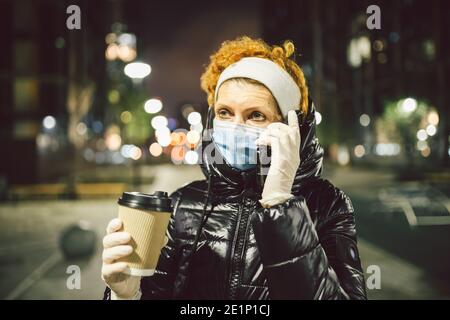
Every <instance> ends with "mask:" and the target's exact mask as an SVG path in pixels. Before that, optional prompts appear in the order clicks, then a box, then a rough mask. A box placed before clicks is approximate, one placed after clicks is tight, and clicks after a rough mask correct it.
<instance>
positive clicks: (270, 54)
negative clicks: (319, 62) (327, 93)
mask: <svg viewBox="0 0 450 320" xmlns="http://www.w3.org/2000/svg"><path fill="white" fill-rule="evenodd" d="M294 51H295V47H294V44H293V42H292V41H290V40H286V41H284V43H283V46H276V45H274V46H270V45H268V44H267V43H266V42H265V41H264V40H262V39H252V38H250V37H248V36H241V37H237V38H236V39H235V40H227V41H224V42H222V44H221V46H220V48H219V50H217V51H216V52H215V53H213V54H212V55H211V56H210V62H209V64H208V66H206V68H205V71H204V72H203V74H202V76H201V77H200V86H201V88H202V90H203V91H205V92H206V94H207V99H208V104H209V105H210V106H211V105H213V103H214V91H215V89H216V85H217V81H218V79H219V76H220V74H221V73H222V71H223V70H224V69H225V68H226V67H228V66H229V65H231V64H233V63H234V62H236V61H239V60H240V59H242V58H244V57H260V58H266V59H269V60H271V61H273V62H275V63H276V64H278V65H279V66H280V67H282V68H283V69H284V70H286V71H287V72H288V73H289V74H290V75H291V77H292V78H293V79H294V81H295V83H297V85H298V87H299V88H300V92H301V95H302V97H301V100H300V105H299V110H301V111H302V112H303V114H305V115H306V114H307V111H308V87H307V85H306V80H305V76H304V74H303V71H302V69H301V68H300V67H299V66H298V64H297V63H295V62H294V61H293V60H292V59H290V58H289V57H290V56H291V55H292V54H293V53H294Z"/></svg>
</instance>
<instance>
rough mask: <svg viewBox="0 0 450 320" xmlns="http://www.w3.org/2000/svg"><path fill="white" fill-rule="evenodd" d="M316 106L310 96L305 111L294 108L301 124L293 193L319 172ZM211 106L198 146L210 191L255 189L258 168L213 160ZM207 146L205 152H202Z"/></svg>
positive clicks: (230, 192) (234, 192)
mask: <svg viewBox="0 0 450 320" xmlns="http://www.w3.org/2000/svg"><path fill="white" fill-rule="evenodd" d="M315 112H316V111H315V107H314V104H313V103H312V101H311V100H309V108H308V113H307V115H306V116H305V117H304V119H303V116H302V114H301V113H300V111H296V113H297V116H298V120H299V124H300V136H301V144H300V150H299V152H300V166H299V168H298V170H297V173H296V175H295V179H294V183H293V186H292V192H293V193H296V192H297V191H298V190H299V189H300V187H301V186H302V185H303V184H304V183H305V181H306V180H307V179H309V178H313V177H319V176H320V175H321V173H322V163H323V149H322V147H321V146H320V144H319V141H318V138H317V136H316V120H315V119H316V117H315ZM214 117H215V115H214V111H213V108H212V107H209V108H208V114H207V118H206V126H205V128H204V130H203V134H202V141H201V150H202V159H201V163H200V167H201V169H202V172H203V174H204V175H205V177H206V178H207V179H208V180H209V181H210V182H211V184H212V185H211V190H212V191H213V193H216V192H220V195H222V196H232V195H238V194H240V193H241V192H242V191H243V190H244V189H248V188H253V189H254V190H257V183H256V181H257V179H256V173H257V169H258V168H253V169H250V170H246V171H241V170H238V169H236V168H234V167H232V166H230V165H229V164H227V163H226V161H225V162H224V163H216V162H215V161H212V160H213V159H214V154H215V152H219V151H218V150H217V149H216V148H215V144H214V143H213V141H212V123H213V119H214ZM206 150H208V152H205V151H206Z"/></svg>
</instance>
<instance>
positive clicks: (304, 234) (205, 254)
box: [104, 102, 366, 299]
mask: <svg viewBox="0 0 450 320" xmlns="http://www.w3.org/2000/svg"><path fill="white" fill-rule="evenodd" d="M310 105H311V108H309V110H310V111H309V112H308V114H307V115H306V117H305V121H304V122H303V124H302V125H301V128H300V132H301V137H302V143H301V147H300V149H301V151H300V157H301V165H300V167H299V169H298V171H297V174H296V177H295V181H294V185H293V187H292V194H293V195H294V196H295V197H294V198H291V199H289V200H287V201H286V202H285V203H283V204H279V205H275V206H273V207H271V208H269V209H264V208H262V207H261V205H260V203H259V202H258V200H259V199H260V198H261V195H260V188H258V186H257V184H256V180H257V179H255V174H256V169H255V170H253V169H252V170H250V171H247V172H244V173H242V172H240V171H237V170H235V169H234V168H232V167H230V166H228V165H227V164H212V163H211V161H210V160H209V159H208V157H207V156H206V155H205V154H206V153H204V155H203V159H202V160H203V161H202V164H201V167H202V170H203V173H204V174H205V176H206V177H207V179H206V180H201V181H194V182H192V183H189V184H187V185H185V186H183V187H181V188H180V189H178V190H177V191H175V192H174V193H173V194H172V195H171V197H172V199H173V204H174V211H173V215H172V219H171V221H170V224H169V229H168V231H167V235H168V237H169V242H168V244H167V245H166V246H165V247H164V248H163V250H162V253H161V256H160V260H159V262H158V267H157V272H156V273H155V275H154V276H152V277H145V278H143V279H142V281H141V290H142V299H365V298H366V293H365V285H364V276H363V273H362V270H361V263H360V260H359V254H358V249H357V245H356V230H355V220H354V212H353V207H352V204H351V202H350V200H349V198H348V197H347V196H346V195H345V194H344V193H343V192H342V191H340V190H339V189H337V188H335V187H334V186H333V185H332V184H331V183H330V182H328V181H327V180H323V179H321V178H320V174H321V171H322V157H323V150H322V148H321V147H320V145H319V143H318V140H317V138H316V135H315V114H314V113H315V111H314V106H313V105H312V103H311V102H310ZM212 117H213V116H212V112H209V113H208V119H207V124H206V129H209V128H210V127H211V125H212ZM301 120H302V119H301V117H300V115H299V123H301ZM208 132H210V130H205V131H204V135H203V138H202V145H203V146H204V148H206V146H207V145H209V144H210V143H211V140H210V136H209V134H208ZM202 221H203V223H202ZM197 234H198V235H201V236H200V237H199V238H198V239H196V235H197ZM195 240H197V242H196V245H194V246H193V244H194V242H195ZM191 250H193V251H192V252H191ZM191 253H193V254H191ZM104 298H105V299H109V298H110V292H109V289H108V288H107V289H106V291H105V296H104Z"/></svg>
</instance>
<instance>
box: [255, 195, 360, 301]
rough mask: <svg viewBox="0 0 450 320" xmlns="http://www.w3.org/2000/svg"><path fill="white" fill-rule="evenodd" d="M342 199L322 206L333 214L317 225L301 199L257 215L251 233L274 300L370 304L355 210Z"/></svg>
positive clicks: (288, 201)
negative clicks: (367, 302)
mask: <svg viewBox="0 0 450 320" xmlns="http://www.w3.org/2000/svg"><path fill="white" fill-rule="evenodd" d="M342 196H343V194H342V193H341V194H340V195H339V197H342ZM341 200H344V201H339V199H334V200H333V201H331V202H332V205H331V206H329V208H324V207H322V208H321V207H320V206H319V207H318V210H329V212H326V213H325V215H323V216H325V217H326V218H325V221H321V222H320V223H319V222H317V225H316V226H315V225H314V224H313V222H312V220H311V216H310V213H309V209H308V207H307V205H306V201H305V199H304V198H303V197H302V196H295V197H293V198H291V199H289V200H287V201H286V202H284V203H282V204H278V205H275V206H272V207H270V208H258V209H257V210H256V212H255V214H254V215H253V217H252V224H253V231H254V233H255V239H256V242H257V246H258V250H259V252H260V256H261V261H262V264H263V267H264V273H265V276H266V278H267V282H268V286H269V296H270V298H271V299H366V293H365V285H364V276H363V273H362V269H361V263H360V260H359V254H358V249H357V246H356V232H355V222H354V217H353V208H352V207H351V205H350V209H351V210H348V208H349V206H348V205H349V204H350V202H349V201H350V200H349V199H348V198H346V199H341ZM327 202H330V201H327ZM339 203H341V204H342V205H340V204H339ZM320 215H321V214H320Z"/></svg>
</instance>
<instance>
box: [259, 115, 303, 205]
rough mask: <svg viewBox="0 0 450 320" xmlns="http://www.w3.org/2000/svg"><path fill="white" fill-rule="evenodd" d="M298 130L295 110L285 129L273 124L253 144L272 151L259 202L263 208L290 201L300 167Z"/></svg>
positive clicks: (279, 123)
mask: <svg viewBox="0 0 450 320" xmlns="http://www.w3.org/2000/svg"><path fill="white" fill-rule="evenodd" d="M300 142H301V138H300V128H299V126H298V118H297V114H296V113H295V111H294V110H290V111H289V112H288V125H286V124H284V123H281V122H274V123H271V124H269V125H268V126H267V129H266V131H264V132H263V133H261V135H260V136H259V138H258V139H257V140H256V144H258V145H268V146H270V147H271V150H272V155H271V163H270V168H269V171H268V174H267V178H266V181H265V183H264V188H263V192H262V199H261V200H259V202H260V203H261V205H262V206H263V207H265V208H268V207H271V206H273V205H276V204H280V203H283V202H285V201H286V200H287V199H289V198H292V197H293V195H292V194H291V188H292V184H293V182H294V178H295V174H296V172H297V169H298V167H299V166H300V152H299V150H300Z"/></svg>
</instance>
